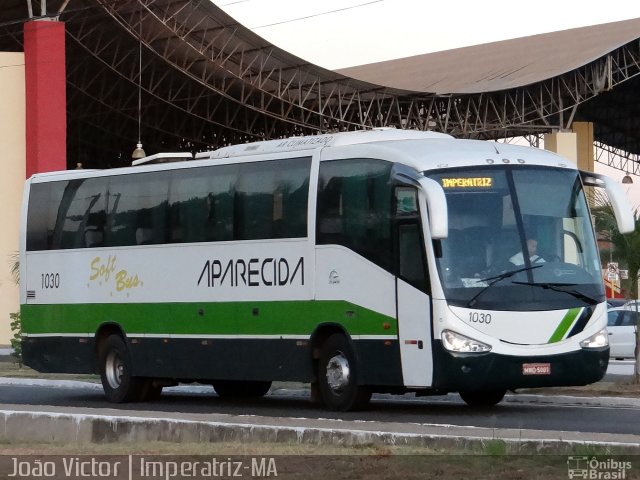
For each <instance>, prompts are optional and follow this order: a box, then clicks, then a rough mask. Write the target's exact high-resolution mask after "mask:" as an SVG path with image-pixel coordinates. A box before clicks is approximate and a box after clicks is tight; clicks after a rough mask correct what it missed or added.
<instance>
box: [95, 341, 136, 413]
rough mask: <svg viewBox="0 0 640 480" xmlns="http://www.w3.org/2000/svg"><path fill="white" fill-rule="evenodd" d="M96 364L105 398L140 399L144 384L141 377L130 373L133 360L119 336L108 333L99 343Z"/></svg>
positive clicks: (117, 401)
mask: <svg viewBox="0 0 640 480" xmlns="http://www.w3.org/2000/svg"><path fill="white" fill-rule="evenodd" d="M98 364H99V365H100V380H101V381H102V388H103V389H104V393H105V396H106V397H107V400H109V401H110V402H112V403H123V402H135V401H138V400H140V396H141V394H142V393H143V389H144V386H145V385H144V382H143V381H142V379H140V378H138V377H134V376H133V375H132V370H133V362H132V361H131V356H130V355H129V351H128V350H127V346H126V345H125V343H124V340H123V339H122V337H121V336H119V335H109V336H108V337H107V338H106V339H105V340H104V342H102V343H101V345H100V348H99V352H98Z"/></svg>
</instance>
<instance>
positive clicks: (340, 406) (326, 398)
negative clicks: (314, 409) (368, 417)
mask: <svg viewBox="0 0 640 480" xmlns="http://www.w3.org/2000/svg"><path fill="white" fill-rule="evenodd" d="M357 373H358V366H357V365H356V359H355V355H354V353H353V349H352V348H351V345H350V344H349V341H348V340H347V338H346V337H345V336H344V335H341V334H333V335H331V336H330V337H329V338H327V340H326V341H325V342H324V344H323V345H322V348H321V350H320V358H319V364H318V386H319V389H320V395H321V397H322V401H323V402H324V404H325V405H326V406H327V407H328V408H330V409H331V410H337V411H342V412H346V411H348V410H358V409H361V408H364V407H365V406H366V405H367V404H368V403H369V400H370V399H371V391H370V390H369V389H367V388H366V387H363V386H362V385H358V383H357V380H358V375H357Z"/></svg>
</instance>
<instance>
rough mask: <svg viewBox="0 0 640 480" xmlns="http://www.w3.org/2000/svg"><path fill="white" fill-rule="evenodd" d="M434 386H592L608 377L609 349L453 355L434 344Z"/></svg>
mask: <svg viewBox="0 0 640 480" xmlns="http://www.w3.org/2000/svg"><path fill="white" fill-rule="evenodd" d="M434 357H435V358H434V373H433V374H434V377H433V386H434V387H435V388H437V389H439V390H447V391H454V392H457V391H460V390H503V389H505V390H514V389H516V388H536V387H559V386H576V385H588V384H590V383H594V382H597V381H599V380H601V379H602V377H604V374H605V373H606V371H607V366H608V365H609V347H604V348H600V349H589V350H587V349H581V350H578V351H574V352H569V353H563V354H558V355H536V356H511V355H501V354H496V353H491V352H488V353H480V354H473V353H453V352H449V351H448V350H445V348H444V347H443V346H442V343H441V342H440V341H437V342H434Z"/></svg>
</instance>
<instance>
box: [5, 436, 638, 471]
mask: <svg viewBox="0 0 640 480" xmlns="http://www.w3.org/2000/svg"><path fill="white" fill-rule="evenodd" d="M0 450H1V451H2V453H3V455H4V456H5V458H7V457H10V456H13V455H16V456H17V455H21V456H22V455H38V456H40V455H47V456H49V455H51V456H53V455H62V456H73V457H76V456H81V455H90V456H92V457H93V456H98V460H100V461H102V460H105V459H106V460H109V456H116V455H118V456H119V455H139V456H144V457H145V459H146V460H151V461H158V460H160V461H165V462H185V461H187V462H189V461H190V462H194V461H211V459H212V458H216V459H217V460H218V461H227V460H232V461H238V462H242V463H243V464H248V463H250V462H251V459H252V458H256V457H269V458H271V459H273V461H274V465H275V466H276V467H277V477H278V478H283V479H317V478H331V479H336V480H342V479H344V480H347V479H349V480H352V479H363V480H364V479H371V480H386V479H396V478H401V479H416V480H417V479H424V478H442V479H447V480H449V479H468V478H474V480H475V479H480V480H483V479H491V480H495V479H496V478H500V479H501V480H502V479H506V480H525V479H539V480H551V479H558V478H567V465H568V459H569V455H570V454H567V455H507V454H505V453H504V448H503V446H502V445H500V444H499V443H498V442H493V443H491V442H490V443H489V444H487V447H486V451H484V452H473V453H469V452H450V451H449V452H444V451H436V450H433V449H428V448H407V447H394V446H384V447H375V446H367V445H365V446H358V447H344V446H343V447H335V446H326V445H300V444H295V445H288V444H278V443H270V444H255V443H235V442H229V443H227V442H225V443H215V444H212V443H181V444H175V443H165V442H135V443H118V444H66V445H59V444H33V443H14V442H10V443H0ZM152 455H153V456H155V455H162V456H163V457H153V458H149V457H151V456H152ZM576 455H588V456H589V458H592V457H593V455H597V456H598V457H599V458H601V459H603V460H606V459H607V458H612V457H615V458H616V459H618V460H622V459H627V460H628V459H629V458H628V457H619V456H615V455H614V454H612V452H610V451H598V452H595V451H589V452H576ZM195 457H199V458H195ZM23 458H24V457H23ZM46 458H47V457H45V459H46ZM53 458H54V457H48V459H49V460H52V459H53ZM111 460H112V461H113V460H114V459H113V458H112V459H111ZM630 460H631V461H633V460H634V459H633V458H631V459H630ZM133 462H134V465H135V462H139V457H136V458H134V460H133ZM123 463H126V462H123ZM636 473H637V471H636V470H630V471H628V472H626V476H625V477H624V478H638V476H637V475H636ZM272 476H273V475H272ZM133 478H138V477H136V476H135V475H134V477H133Z"/></svg>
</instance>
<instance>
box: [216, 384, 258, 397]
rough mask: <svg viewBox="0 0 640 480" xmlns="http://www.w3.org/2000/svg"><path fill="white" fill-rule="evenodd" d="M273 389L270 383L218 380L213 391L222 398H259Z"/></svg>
mask: <svg viewBox="0 0 640 480" xmlns="http://www.w3.org/2000/svg"><path fill="white" fill-rule="evenodd" d="M270 388H271V382H270V381H250V380H216V381H215V382H213V389H214V390H215V391H216V393H217V394H218V396H219V397H221V398H259V397H263V396H265V395H266V394H267V392H268V391H269V389H270Z"/></svg>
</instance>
